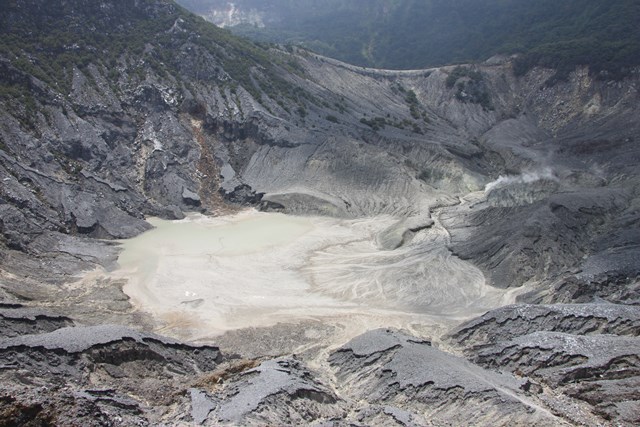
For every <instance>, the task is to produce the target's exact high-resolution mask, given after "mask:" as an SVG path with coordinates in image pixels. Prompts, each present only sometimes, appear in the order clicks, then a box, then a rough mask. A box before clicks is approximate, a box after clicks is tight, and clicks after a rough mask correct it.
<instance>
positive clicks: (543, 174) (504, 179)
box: [484, 168, 558, 194]
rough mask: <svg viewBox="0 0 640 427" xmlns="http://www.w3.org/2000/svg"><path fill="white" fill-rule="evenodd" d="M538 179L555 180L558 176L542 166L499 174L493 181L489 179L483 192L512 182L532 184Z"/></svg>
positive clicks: (512, 183) (486, 192)
mask: <svg viewBox="0 0 640 427" xmlns="http://www.w3.org/2000/svg"><path fill="white" fill-rule="evenodd" d="M540 180H551V181H557V180H558V178H557V177H556V175H555V174H554V173H553V171H552V170H551V168H544V169H541V170H538V171H527V172H523V173H521V174H520V175H507V176H502V175H500V176H499V177H498V179H496V180H495V181H491V182H490V183H488V184H487V185H486V186H485V187H484V193H485V194H489V193H490V192H491V191H493V190H494V189H496V188H502V187H506V186H509V185H514V184H532V183H534V182H536V181H540Z"/></svg>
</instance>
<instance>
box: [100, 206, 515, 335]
mask: <svg viewBox="0 0 640 427" xmlns="http://www.w3.org/2000/svg"><path fill="white" fill-rule="evenodd" d="M150 222H151V224H153V225H154V227H155V228H154V229H153V230H150V231H148V232H146V233H144V234H142V235H140V236H138V237H136V238H134V239H130V240H126V241H123V242H122V247H123V251H122V253H121V255H120V257H119V260H118V264H119V269H117V270H116V271H114V272H112V273H111V275H112V276H113V277H114V278H118V279H122V278H124V279H126V280H127V285H126V286H125V287H124V292H125V293H126V294H127V295H128V296H129V297H130V298H131V300H132V302H133V304H134V305H135V306H136V307H137V308H139V309H140V310H142V311H145V312H147V313H149V314H151V315H152V316H153V317H154V318H155V319H156V320H157V322H158V325H159V327H158V331H159V332H162V333H165V334H169V335H174V336H178V337H180V338H186V339H191V340H197V341H205V342H206V341H211V342H213V341H215V340H216V337H217V336H219V335H221V334H223V333H225V332H227V331H237V330H239V329H243V328H261V327H270V326H275V325H282V324H291V325H296V324H300V325H303V324H308V323H309V322H311V323H316V324H318V323H319V322H321V324H322V325H332V326H334V330H335V331H339V333H332V334H331V337H329V339H328V341H333V342H327V343H326V344H328V345H331V344H341V343H343V342H344V341H345V340H348V339H350V338H351V337H353V336H356V335H358V334H360V333H363V332H365V331H367V330H370V329H373V328H378V327H396V328H403V329H407V330H410V331H413V332H417V333H419V334H420V335H423V334H425V333H429V331H431V330H432V331H437V330H442V329H443V328H448V327H450V326H452V325H454V324H457V323H459V322H460V321H462V320H465V319H467V318H471V317H474V316H476V315H479V314H481V313H484V312H485V311H487V310H490V309H492V308H495V307H498V306H501V305H504V304H508V303H511V302H512V301H513V298H514V295H513V293H509V292H506V291H504V290H501V289H496V288H493V287H490V286H488V285H486V284H485V280H484V277H483V275H482V273H481V272H480V271H479V270H478V269H477V268H475V267H474V266H473V265H471V264H469V263H467V262H465V261H462V260H460V259H458V258H456V257H454V256H452V255H451V254H450V252H449V251H448V250H447V249H446V246H445V245H446V243H447V239H448V234H447V232H446V230H445V229H444V228H442V227H440V226H439V225H438V223H437V222H436V225H435V226H434V227H432V228H430V229H428V230H424V231H422V232H420V233H419V234H418V235H417V236H416V238H415V239H414V240H413V242H412V243H411V244H409V245H407V246H405V247H402V248H399V249H396V250H393V251H385V250H380V249H379V248H378V247H377V246H376V243H375V236H376V234H377V233H379V232H380V231H382V230H384V229H385V228H387V227H388V226H390V225H391V224H393V222H394V219H393V218H391V217H386V216H381V217H375V218H366V219H357V220H342V219H333V218H325V217H295V216H288V215H283V214H277V213H262V212H257V211H254V210H248V211H244V212H241V213H239V214H235V215H231V216H225V217H216V218H213V217H205V216H201V215H190V216H189V217H187V218H186V219H184V220H181V221H165V220H160V219H151V220H150ZM311 338H313V337H311ZM323 340H324V341H326V340H327V339H326V337H325V338H324V339H323Z"/></svg>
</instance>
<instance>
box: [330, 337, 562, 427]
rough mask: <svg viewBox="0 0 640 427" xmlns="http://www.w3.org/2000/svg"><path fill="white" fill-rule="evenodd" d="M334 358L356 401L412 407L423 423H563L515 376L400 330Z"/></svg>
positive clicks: (343, 386)
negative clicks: (522, 389)
mask: <svg viewBox="0 0 640 427" xmlns="http://www.w3.org/2000/svg"><path fill="white" fill-rule="evenodd" d="M329 362H330V363H331V365H332V366H333V368H334V369H335V370H336V376H337V378H338V381H339V384H340V390H342V391H343V393H348V394H349V395H350V397H351V398H352V399H354V400H356V401H359V400H360V401H366V402H367V403H368V404H379V405H385V406H395V407H398V408H400V409H402V410H404V411H407V413H405V414H404V415H403V418H405V419H406V418H408V417H409V415H408V414H410V415H411V416H412V417H414V418H415V422H416V423H417V424H426V423H427V422H429V423H441V422H449V423H455V424H469V423H471V424H476V425H477V424H488V423H490V422H491V421H490V420H491V419H496V418H499V419H500V420H501V421H502V422H507V420H509V422H510V423H516V424H517V423H520V422H526V423H528V424H530V425H531V424H533V425H549V424H563V421H562V420H560V419H558V418H556V417H555V416H553V415H552V414H551V413H549V412H548V411H546V410H545V409H542V408H540V407H539V406H538V405H537V403H535V402H534V401H531V400H530V399H528V398H527V397H526V396H524V394H522V393H521V392H520V391H519V388H520V386H521V382H520V381H519V380H517V379H516V378H515V377H513V376H511V375H504V374H498V373H495V372H493V371H488V370H484V369H482V368H480V367H478V366H474V365H472V364H471V363H469V362H467V361H466V360H464V359H461V358H459V357H456V356H453V355H451V354H447V353H445V352H443V351H440V350H438V349H436V348H434V347H433V346H432V345H431V343H429V342H428V341H423V340H418V339H416V338H414V337H411V336H408V335H404V334H402V333H400V332H394V331H392V330H388V329H387V330H384V329H379V330H375V331H371V332H367V333H365V334H363V335H361V336H359V337H357V338H354V339H353V340H352V341H350V342H349V343H347V344H346V345H344V346H343V347H341V348H339V349H338V350H336V351H335V352H334V353H333V354H332V355H331V356H330V358H329ZM387 412H388V411H387ZM394 417H395V416H394ZM414 418H412V419H414Z"/></svg>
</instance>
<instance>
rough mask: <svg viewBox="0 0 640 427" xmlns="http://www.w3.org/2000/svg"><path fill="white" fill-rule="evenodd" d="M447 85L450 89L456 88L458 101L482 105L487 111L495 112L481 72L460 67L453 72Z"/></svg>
mask: <svg viewBox="0 0 640 427" xmlns="http://www.w3.org/2000/svg"><path fill="white" fill-rule="evenodd" d="M445 84H446V86H447V87H448V88H449V89H451V88H453V87H454V86H455V87H456V98H457V99H458V100H460V101H463V102H470V103H473V104H480V105H481V106H482V108H484V109H485V110H493V103H492V102H491V96H490V95H489V90H488V89H487V87H486V85H485V83H484V78H483V77H482V73H480V72H479V71H477V70H472V69H471V68H467V67H461V66H458V67H456V68H454V69H453V70H452V71H451V73H450V74H449V76H448V77H447V80H446V81H445Z"/></svg>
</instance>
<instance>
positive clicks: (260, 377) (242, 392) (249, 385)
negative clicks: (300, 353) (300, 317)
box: [210, 358, 344, 425]
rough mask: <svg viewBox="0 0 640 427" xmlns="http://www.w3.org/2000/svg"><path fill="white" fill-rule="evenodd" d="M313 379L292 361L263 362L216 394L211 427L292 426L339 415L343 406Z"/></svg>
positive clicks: (298, 364) (284, 359)
mask: <svg viewBox="0 0 640 427" xmlns="http://www.w3.org/2000/svg"><path fill="white" fill-rule="evenodd" d="M317 377H318V376H317V374H315V373H313V372H312V371H310V370H309V369H308V368H307V367H305V366H304V365H303V364H302V362H300V361H298V360H296V359H293V358H279V359H274V360H268V361H265V362H263V363H262V364H260V365H259V366H258V367H256V368H254V369H251V370H248V371H245V372H243V373H242V374H241V376H240V377H239V378H237V379H235V380H234V381H233V382H231V383H230V384H227V385H225V386H224V388H223V389H222V390H221V391H220V392H219V393H217V394H216V401H217V405H216V408H215V409H213V411H212V412H211V414H210V419H211V420H215V421H212V422H213V423H214V425H215V424H217V423H231V424H243V425H258V424H265V423H266V424H271V423H282V424H287V425H293V424H301V423H308V422H310V421H313V420H317V419H319V418H331V417H335V416H339V415H341V414H342V413H343V409H344V403H343V402H340V401H339V398H338V397H337V396H336V395H335V394H334V393H333V392H332V391H331V389H329V388H328V387H327V386H325V385H323V384H322V383H321V382H319V381H318V379H317Z"/></svg>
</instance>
